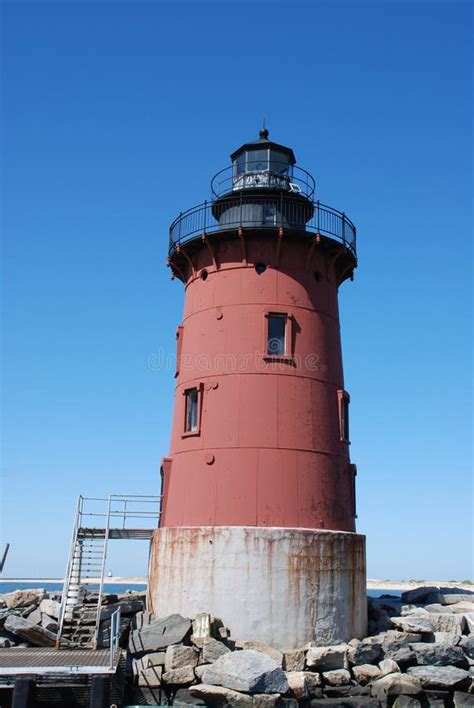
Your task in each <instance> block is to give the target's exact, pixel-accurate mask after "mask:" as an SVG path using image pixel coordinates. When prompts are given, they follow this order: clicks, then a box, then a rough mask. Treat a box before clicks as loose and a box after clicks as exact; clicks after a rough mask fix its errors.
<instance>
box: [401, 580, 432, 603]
mask: <svg viewBox="0 0 474 708" xmlns="http://www.w3.org/2000/svg"><path fill="white" fill-rule="evenodd" d="M438 592H439V587H437V586H436V585H426V586H425V585H422V586H421V587H419V588H415V589H414V590H406V591H405V592H402V602H403V603H404V604H405V605H412V604H415V603H421V602H424V601H425V600H426V598H427V597H428V596H429V594H430V593H438Z"/></svg>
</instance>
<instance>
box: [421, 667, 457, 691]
mask: <svg viewBox="0 0 474 708" xmlns="http://www.w3.org/2000/svg"><path fill="white" fill-rule="evenodd" d="M407 674H409V675H410V676H412V677H414V678H416V679H418V680H419V681H420V683H421V685H422V686H423V688H432V689H436V688H440V689H453V688H463V687H464V685H466V684H467V683H468V682H469V671H464V669H458V668H457V667H456V666H412V667H411V668H409V669H408V670H407Z"/></svg>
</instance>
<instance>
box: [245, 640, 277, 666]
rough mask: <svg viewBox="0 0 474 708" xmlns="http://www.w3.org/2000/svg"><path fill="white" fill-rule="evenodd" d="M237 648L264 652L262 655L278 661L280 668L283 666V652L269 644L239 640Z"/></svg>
mask: <svg viewBox="0 0 474 708" xmlns="http://www.w3.org/2000/svg"><path fill="white" fill-rule="evenodd" d="M235 648H236V649H254V650H255V651H259V652H262V654H267V655H268V656H271V658H272V659H274V660H275V661H276V663H277V664H278V666H280V667H282V666H283V652H282V651H280V650H279V649H274V648H273V647H271V646H269V645H268V644H264V643H263V642H257V641H252V640H250V641H242V640H239V639H238V640H237V641H236V642H235Z"/></svg>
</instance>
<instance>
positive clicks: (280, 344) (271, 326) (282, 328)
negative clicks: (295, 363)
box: [267, 312, 287, 356]
mask: <svg viewBox="0 0 474 708" xmlns="http://www.w3.org/2000/svg"><path fill="white" fill-rule="evenodd" d="M286 321H287V316H286V315H285V314H281V313H276V312H273V313H272V312H270V313H269V314H268V336H267V354H268V355H270V356H285V354H286V349H287V347H286Z"/></svg>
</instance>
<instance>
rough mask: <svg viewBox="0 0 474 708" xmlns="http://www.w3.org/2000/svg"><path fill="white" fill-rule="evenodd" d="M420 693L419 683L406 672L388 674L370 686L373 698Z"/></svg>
mask: <svg viewBox="0 0 474 708" xmlns="http://www.w3.org/2000/svg"><path fill="white" fill-rule="evenodd" d="M419 693H421V683H420V681H419V679H418V678H417V677H416V676H407V675H406V674H388V675H387V676H384V677H383V678H380V679H377V680H376V681H374V683H373V684H372V686H371V694H372V696H374V697H375V698H380V699H383V698H386V697H387V696H399V695H401V694H404V695H407V696H416V695H418V694H419Z"/></svg>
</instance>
